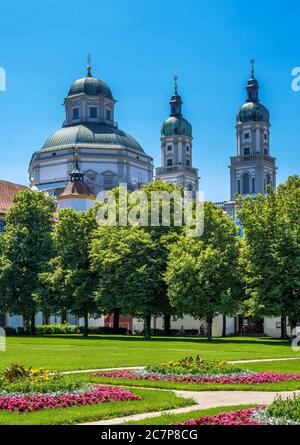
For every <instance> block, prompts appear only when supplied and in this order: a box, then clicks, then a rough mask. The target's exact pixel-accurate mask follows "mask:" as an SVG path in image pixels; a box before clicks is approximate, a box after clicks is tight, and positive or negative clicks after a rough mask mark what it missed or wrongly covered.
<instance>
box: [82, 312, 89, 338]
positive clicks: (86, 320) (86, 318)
mask: <svg viewBox="0 0 300 445" xmlns="http://www.w3.org/2000/svg"><path fill="white" fill-rule="evenodd" d="M88 335H89V314H88V311H85V312H84V328H83V336H84V337H88Z"/></svg>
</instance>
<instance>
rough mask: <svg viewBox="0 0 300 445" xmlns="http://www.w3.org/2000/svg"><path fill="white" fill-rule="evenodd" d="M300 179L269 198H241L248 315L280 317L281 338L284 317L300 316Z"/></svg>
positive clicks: (244, 276) (270, 194) (283, 331)
mask: <svg viewBox="0 0 300 445" xmlns="http://www.w3.org/2000/svg"><path fill="white" fill-rule="evenodd" d="M299 203H300V178H299V177H298V176H292V177H290V178H288V180H287V182H286V183H285V184H282V185H280V186H279V187H278V189H277V191H276V192H275V191H274V190H272V189H269V190H268V192H267V195H266V197H263V196H261V195H259V196H257V197H256V198H255V199H251V198H247V199H242V198H241V199H240V200H239V203H238V204H239V211H238V214H239V217H240V219H241V221H242V224H243V228H244V239H243V243H242V249H241V267H242V268H243V280H244V283H245V288H246V294H247V298H248V299H247V301H246V305H247V308H248V312H249V314H251V315H253V316H259V317H263V316H269V317H276V316H281V321H282V323H281V328H282V331H281V337H282V338H286V335H287V333H286V319H287V317H289V318H290V319H291V320H295V319H297V318H298V317H299V315H300V299H299V294H300V227H299V220H300V204H299Z"/></svg>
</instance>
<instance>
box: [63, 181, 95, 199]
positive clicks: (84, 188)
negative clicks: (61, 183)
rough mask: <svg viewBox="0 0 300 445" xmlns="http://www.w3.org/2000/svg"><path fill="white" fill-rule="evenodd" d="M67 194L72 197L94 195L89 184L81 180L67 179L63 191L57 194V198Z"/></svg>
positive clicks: (92, 196)
mask: <svg viewBox="0 0 300 445" xmlns="http://www.w3.org/2000/svg"><path fill="white" fill-rule="evenodd" d="M69 196H73V197H74V198H76V197H82V196H88V197H91V198H95V195H94V194H93V193H92V192H91V189H90V188H89V186H88V185H87V184H85V183H84V182H81V181H74V182H71V181H69V182H68V184H67V185H66V188H65V189H64V191H63V192H62V193H61V194H60V195H58V197H57V198H58V199H62V198H63V197H69Z"/></svg>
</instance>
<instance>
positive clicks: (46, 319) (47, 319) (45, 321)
mask: <svg viewBox="0 0 300 445" xmlns="http://www.w3.org/2000/svg"><path fill="white" fill-rule="evenodd" d="M49 322H50V315H49V314H48V313H47V312H44V313H43V324H49Z"/></svg>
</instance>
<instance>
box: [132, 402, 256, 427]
mask: <svg viewBox="0 0 300 445" xmlns="http://www.w3.org/2000/svg"><path fill="white" fill-rule="evenodd" d="M252 406H256V405H235V406H220V407H217V408H209V409H201V410H196V411H191V412H189V413H182V414H161V415H160V416H158V417H151V418H150V419H149V418H148V419H144V420H140V421H135V422H126V423H124V425H172V424H174V423H177V422H184V421H185V420H192V419H197V418H199V417H203V416H214V415H216V414H219V413H225V412H229V411H237V410H239V409H246V408H251V407H252Z"/></svg>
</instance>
